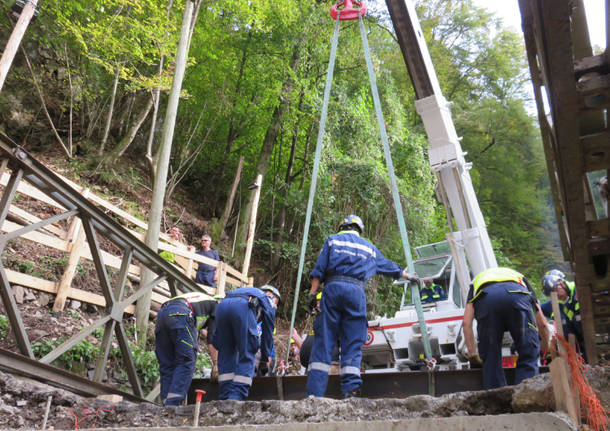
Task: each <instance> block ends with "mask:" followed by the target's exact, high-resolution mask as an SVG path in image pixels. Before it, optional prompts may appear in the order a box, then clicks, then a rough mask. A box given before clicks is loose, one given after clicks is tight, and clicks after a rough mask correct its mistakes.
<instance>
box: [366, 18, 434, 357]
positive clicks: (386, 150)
mask: <svg viewBox="0 0 610 431" xmlns="http://www.w3.org/2000/svg"><path fill="white" fill-rule="evenodd" d="M358 23H359V25H360V37H361V38H362V46H363V48H364V57H365V59H366V68H367V71H368V74H369V82H370V84H371V92H372V93H373V103H374V105H375V113H376V114H377V123H378V124H379V133H380V135H381V143H382V144H383V154H384V155H385V163H386V166H387V168H388V176H389V177H390V188H391V189H392V198H393V199H394V208H395V209H396V218H397V219H398V228H399V230H400V239H401V240H402V248H403V251H404V254H405V259H406V261H407V268H408V269H409V272H411V273H414V272H415V266H414V265H413V257H412V256H411V246H410V245H409V236H408V235H407V227H406V225H405V217H404V214H403V212H402V203H401V202H400V194H399V193H398V184H397V182H396V174H395V173H394V164H393V163H392V154H391V152H390V144H388V135H387V133H386V130H385V121H384V119H383V112H382V110H381V102H380V101H379V92H378V90H377V82H376V81H375V72H374V70H373V62H372V61H371V53H370V50H369V42H368V39H367V37H366V30H365V29H364V22H363V20H362V15H360V14H358ZM410 287H411V296H412V298H413V302H414V303H415V309H416V310H417V318H418V320H419V327H420V328H421V334H422V340H423V342H424V353H425V355H426V359H427V360H428V361H430V362H431V361H432V350H431V349H430V340H428V330H427V328H426V320H425V319H424V312H423V310H422V306H421V300H420V297H419V289H418V288H417V285H416V284H413V283H412V284H411V285H410ZM403 298H404V290H403Z"/></svg>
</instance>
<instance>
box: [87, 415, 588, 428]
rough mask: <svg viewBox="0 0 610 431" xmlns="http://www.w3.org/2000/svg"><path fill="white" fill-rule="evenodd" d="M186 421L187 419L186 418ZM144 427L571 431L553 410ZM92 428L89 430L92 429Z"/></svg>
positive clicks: (566, 419) (562, 418) (569, 423)
mask: <svg viewBox="0 0 610 431" xmlns="http://www.w3.org/2000/svg"><path fill="white" fill-rule="evenodd" d="M189 422H190V421H189ZM185 425H186V426H184V427H164V428H146V430H147V431H172V430H191V431H193V430H208V431H212V430H213V431H242V430H243V431H287V430H290V431H369V430H375V431H490V430H502V431H511V430H514V431H525V430H535V431H546V430H548V431H575V430H576V429H577V428H576V427H575V426H574V425H573V423H572V422H571V421H570V419H569V418H568V417H567V416H565V415H562V414H557V413H518V414H507V415H494V416H453V417H448V418H440V417H436V418H416V419H405V420H390V421H359V422H327V423H287V424H281V425H231V426H212V427H211V426H205V427H198V428H192V427H188V423H185ZM106 429H107V430H116V431H136V430H141V429H142V428H106ZM92 431H93V430H92Z"/></svg>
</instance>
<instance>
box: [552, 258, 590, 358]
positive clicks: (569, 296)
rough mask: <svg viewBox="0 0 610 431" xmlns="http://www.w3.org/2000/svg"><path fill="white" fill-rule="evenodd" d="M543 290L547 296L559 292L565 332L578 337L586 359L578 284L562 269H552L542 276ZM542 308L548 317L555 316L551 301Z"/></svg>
mask: <svg viewBox="0 0 610 431" xmlns="http://www.w3.org/2000/svg"><path fill="white" fill-rule="evenodd" d="M542 292H543V293H544V294H545V295H546V296H551V292H557V300H558V301H559V310H560V313H561V324H562V327H563V334H564V336H565V337H566V338H568V335H569V334H573V335H574V336H575V337H576V341H577V343H578V348H579V349H580V352H581V354H582V356H583V359H585V361H586V360H587V355H586V352H585V344H584V334H583V330H582V322H581V320H580V304H579V302H578V296H577V295H576V286H575V284H574V282H573V281H568V280H567V279H566V276H565V274H564V273H563V272H562V271H559V270H558V269H552V270H550V271H547V272H546V274H544V276H543V277H542ZM541 308H542V312H543V314H544V315H545V316H546V317H549V318H553V317H554V316H553V305H552V304H551V301H547V302H545V303H543V304H542V305H541Z"/></svg>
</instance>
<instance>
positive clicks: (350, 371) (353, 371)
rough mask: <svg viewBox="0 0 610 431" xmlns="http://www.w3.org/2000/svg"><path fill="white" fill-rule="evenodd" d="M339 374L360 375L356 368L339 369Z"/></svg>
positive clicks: (358, 369)
mask: <svg viewBox="0 0 610 431" xmlns="http://www.w3.org/2000/svg"><path fill="white" fill-rule="evenodd" d="M341 374H355V375H357V376H359V375H360V368H358V367H352V366H349V365H348V366H345V367H342V368H341Z"/></svg>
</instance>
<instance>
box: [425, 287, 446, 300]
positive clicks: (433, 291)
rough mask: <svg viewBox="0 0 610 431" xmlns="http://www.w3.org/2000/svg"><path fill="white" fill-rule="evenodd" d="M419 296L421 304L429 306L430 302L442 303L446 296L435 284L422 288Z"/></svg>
mask: <svg viewBox="0 0 610 431" xmlns="http://www.w3.org/2000/svg"><path fill="white" fill-rule="evenodd" d="M420 295H421V302H422V304H429V303H431V302H436V301H443V300H445V299H447V294H446V293H445V290H444V289H443V288H442V287H440V286H439V285H438V284H435V285H433V286H430V287H427V286H426V287H424V288H423V289H422V290H421V292H420Z"/></svg>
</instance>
